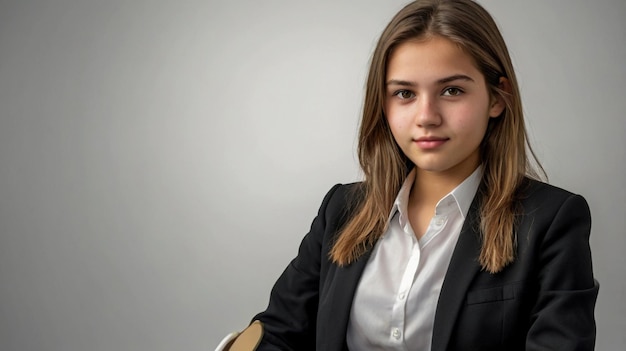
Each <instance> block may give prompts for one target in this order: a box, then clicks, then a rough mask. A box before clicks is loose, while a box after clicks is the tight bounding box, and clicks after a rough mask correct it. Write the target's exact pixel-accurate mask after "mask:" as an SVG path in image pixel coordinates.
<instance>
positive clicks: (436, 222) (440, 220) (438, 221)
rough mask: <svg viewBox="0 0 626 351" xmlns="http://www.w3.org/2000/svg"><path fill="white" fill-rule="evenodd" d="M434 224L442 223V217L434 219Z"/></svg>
mask: <svg viewBox="0 0 626 351" xmlns="http://www.w3.org/2000/svg"><path fill="white" fill-rule="evenodd" d="M435 224H436V225H443V218H437V220H436V221H435Z"/></svg>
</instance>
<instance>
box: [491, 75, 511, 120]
mask: <svg viewBox="0 0 626 351" xmlns="http://www.w3.org/2000/svg"><path fill="white" fill-rule="evenodd" d="M498 89H499V90H500V91H497V92H496V93H495V94H494V95H493V98H492V99H491V105H490V106H489V117H492V118H495V117H499V116H500V115H501V114H502V112H503V111H504V109H505V108H506V101H504V95H503V93H502V92H504V94H511V83H510V82H509V80H508V79H507V78H506V77H500V81H499V82H498Z"/></svg>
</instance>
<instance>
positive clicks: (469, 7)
mask: <svg viewBox="0 0 626 351" xmlns="http://www.w3.org/2000/svg"><path fill="white" fill-rule="evenodd" d="M358 154H359V160H360V163H361V167H362V168H363V172H364V174H365V180H364V181H363V182H361V183H355V184H348V185H336V186H335V187H333V188H332V189H331V190H330V191H329V192H328V194H327V195H326V197H325V198H324V200H323V202H322V205H321V208H320V210H319V213H318V216H317V217H316V218H315V220H314V221H313V224H312V226H311V231H310V232H309V233H308V234H307V235H306V236H305V238H304V239H303V241H302V244H301V246H300V249H299V252H298V256H297V257H296V258H295V259H294V260H293V261H292V262H291V263H290V264H289V265H288V267H287V268H286V270H285V272H284V273H283V274H282V275H281V277H280V278H279V279H278V281H277V282H276V284H275V286H274V288H273V290H272V293H271V297H270V302H269V306H268V308H267V310H266V311H264V312H262V313H260V314H258V315H257V316H256V317H255V318H254V319H255V320H258V321H260V322H261V324H262V325H263V328H264V334H263V337H262V339H261V340H260V344H259V345H258V348H257V349H258V350H297V351H302V350H320V351H339V350H348V349H349V350H357V351H359V350H433V351H443V350H463V351H468V350H481V351H485V350H592V349H593V348H594V343H595V321H594V306H595V301H596V297H597V293H598V285H597V283H596V282H595V280H594V278H593V273H592V265H591V253H590V249H589V241H588V239H589V233H590V225H591V219H590V213H589V208H588V206H587V203H586V201H585V200H584V199H583V198H582V197H581V196H579V195H575V194H572V193H570V192H567V191H565V190H562V189H559V188H556V187H553V186H550V185H547V184H545V183H542V182H540V181H539V180H537V179H538V178H539V176H538V174H541V173H542V172H539V171H541V167H540V166H539V165H538V163H536V162H535V163H533V162H531V161H532V160H534V157H533V154H532V149H531V148H530V146H529V145H528V143H527V139H526V131H525V126H524V120H523V116H522V107H521V99H520V94H519V89H518V85H517V81H516V78H515V73H514V71H513V67H512V64H511V60H510V57H509V54H508V52H507V48H506V45H505V43H504V41H503V39H502V37H501V35H500V33H499V31H498V29H497V27H496V25H495V23H494V21H493V19H492V18H491V17H490V15H489V14H488V13H487V12H486V11H485V10H484V9H483V8H482V7H481V6H479V5H478V4H476V3H474V2H472V1H470V0H449V1H448V0H418V1H415V2H413V3H411V4H409V5H408V6H406V7H405V8H404V9H402V10H401V11H400V12H399V13H398V14H397V15H396V16H395V17H394V18H393V19H392V21H391V22H390V23H389V25H388V26H387V28H386V29H385V30H384V32H383V33H382V36H381V37H380V40H379V41H378V45H377V47H376V49H375V52H374V55H373V58H372V62H371V67H370V71H369V77H368V80H367V89H366V95H365V106H364V111H363V119H362V121H361V129H360V137H359V150H358ZM533 164H536V165H537V166H536V167H537V168H535V167H533Z"/></svg>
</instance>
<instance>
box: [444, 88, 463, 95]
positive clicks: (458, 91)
mask: <svg viewBox="0 0 626 351" xmlns="http://www.w3.org/2000/svg"><path fill="white" fill-rule="evenodd" d="M461 94H463V90H461V89H459V88H454V87H452V88H446V90H444V91H443V95H444V96H459V95H461Z"/></svg>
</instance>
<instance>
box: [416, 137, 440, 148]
mask: <svg viewBox="0 0 626 351" xmlns="http://www.w3.org/2000/svg"><path fill="white" fill-rule="evenodd" d="M446 141H448V138H443V137H421V138H418V139H415V143H416V144H417V146H419V148H421V149H423V150H432V149H436V148H438V147H440V146H441V145H443V144H445V142H446Z"/></svg>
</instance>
